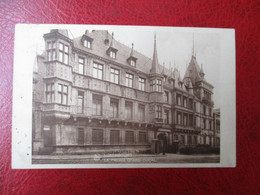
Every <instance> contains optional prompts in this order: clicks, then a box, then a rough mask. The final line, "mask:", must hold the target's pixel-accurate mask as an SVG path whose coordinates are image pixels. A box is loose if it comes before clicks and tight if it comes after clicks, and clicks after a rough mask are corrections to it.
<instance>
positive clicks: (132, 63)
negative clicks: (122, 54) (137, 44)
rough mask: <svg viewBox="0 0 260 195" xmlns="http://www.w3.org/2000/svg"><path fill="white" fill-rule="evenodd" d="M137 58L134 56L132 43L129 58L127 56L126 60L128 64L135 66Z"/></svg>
mask: <svg viewBox="0 0 260 195" xmlns="http://www.w3.org/2000/svg"><path fill="white" fill-rule="evenodd" d="M136 60H137V58H136V57H134V44H133V43H132V49H131V53H130V56H129V58H127V62H128V64H129V65H130V66H133V67H136Z"/></svg>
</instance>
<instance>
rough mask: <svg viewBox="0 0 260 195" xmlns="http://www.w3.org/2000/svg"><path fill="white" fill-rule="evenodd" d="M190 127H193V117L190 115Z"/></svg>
mask: <svg viewBox="0 0 260 195" xmlns="http://www.w3.org/2000/svg"><path fill="white" fill-rule="evenodd" d="M189 127H193V116H192V115H189Z"/></svg>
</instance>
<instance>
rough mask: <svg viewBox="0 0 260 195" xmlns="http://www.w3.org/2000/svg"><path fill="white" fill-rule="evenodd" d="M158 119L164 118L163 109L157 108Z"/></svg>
mask: <svg viewBox="0 0 260 195" xmlns="http://www.w3.org/2000/svg"><path fill="white" fill-rule="evenodd" d="M156 118H162V107H161V106H156Z"/></svg>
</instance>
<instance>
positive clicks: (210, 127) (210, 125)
mask: <svg viewBox="0 0 260 195" xmlns="http://www.w3.org/2000/svg"><path fill="white" fill-rule="evenodd" d="M211 129H212V122H211V120H210V121H209V130H211Z"/></svg>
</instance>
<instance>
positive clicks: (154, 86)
mask: <svg viewBox="0 0 260 195" xmlns="http://www.w3.org/2000/svg"><path fill="white" fill-rule="evenodd" d="M151 89H152V91H156V80H152V82H151Z"/></svg>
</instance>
